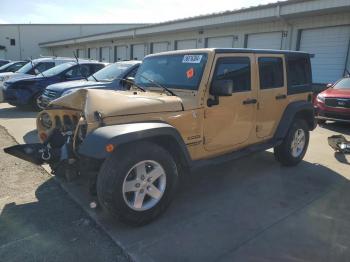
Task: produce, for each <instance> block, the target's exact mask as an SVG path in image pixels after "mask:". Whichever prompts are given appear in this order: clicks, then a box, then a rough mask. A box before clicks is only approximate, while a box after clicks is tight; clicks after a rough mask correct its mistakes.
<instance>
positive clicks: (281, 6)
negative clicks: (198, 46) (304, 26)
mask: <svg viewBox="0 0 350 262" xmlns="http://www.w3.org/2000/svg"><path fill="white" fill-rule="evenodd" d="M344 1H345V2H346V1H349V0H332V1H326V0H285V1H278V2H274V3H269V4H265V5H257V6H251V7H245V8H240V9H236V10H230V11H223V12H217V13H211V14H205V15H199V16H194V17H188V18H182V19H176V20H171V21H166V22H162V23H155V24H149V25H145V26H140V27H135V28H130V29H122V30H117V31H111V32H105V33H100V34H92V35H88V36H83V37H76V38H70V39H63V40H59V41H50V42H44V43H39V45H40V46H42V47H45V46H48V47H49V46H60V45H70V44H76V43H83V42H93V41H101V40H108V39H117V38H125V37H135V36H142V35H148V34H155V33H162V32H171V31H179V30H190V29H195V28H203V27H208V26H211V24H213V25H219V24H232V23H237V22H247V21H259V19H260V20H261V19H265V18H269V19H273V18H275V19H276V18H277V17H279V16H282V15H285V14H286V15H287V16H290V15H291V14H298V12H300V13H307V12H309V13H311V12H315V11H317V10H325V11H327V10H334V8H341V10H343V8H344V6H346V7H350V5H349V3H348V4H346V3H345V4H344ZM325 2H326V4H325ZM299 3H300V4H301V5H300V6H295V4H299ZM289 7H290V8H289ZM297 7H298V8H297ZM299 9H300V10H299ZM245 12H246V13H247V15H244V16H241V15H240V14H241V13H242V14H243V13H245ZM282 12H283V13H282ZM235 15H237V16H235ZM155 28H157V30H155Z"/></svg>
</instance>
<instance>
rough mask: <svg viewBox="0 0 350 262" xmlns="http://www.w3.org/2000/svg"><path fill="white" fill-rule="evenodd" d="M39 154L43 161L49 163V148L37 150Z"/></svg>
mask: <svg viewBox="0 0 350 262" xmlns="http://www.w3.org/2000/svg"><path fill="white" fill-rule="evenodd" d="M39 153H41V158H42V159H43V160H44V161H46V162H47V161H49V160H50V158H51V153H50V149H49V147H44V148H43V149H40V150H39Z"/></svg>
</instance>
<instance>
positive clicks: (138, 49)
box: [132, 44, 146, 60]
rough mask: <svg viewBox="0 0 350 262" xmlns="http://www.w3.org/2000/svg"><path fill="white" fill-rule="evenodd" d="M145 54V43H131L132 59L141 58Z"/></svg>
mask: <svg viewBox="0 0 350 262" xmlns="http://www.w3.org/2000/svg"><path fill="white" fill-rule="evenodd" d="M145 55H146V50H145V45H144V44H138V45H132V59H133V60H142V59H143V58H144V57H145Z"/></svg>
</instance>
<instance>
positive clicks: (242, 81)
mask: <svg viewBox="0 0 350 262" xmlns="http://www.w3.org/2000/svg"><path fill="white" fill-rule="evenodd" d="M254 63H255V60H254V55H253V54H238V53H237V54H232V55H229V56H227V54H226V55H217V56H216V58H215V68H214V70H213V71H212V73H211V77H210V79H211V80H210V82H209V86H210V85H211V83H212V82H213V80H215V79H231V80H233V85H234V87H233V89H234V90H233V93H232V96H226V97H219V98H218V99H219V103H218V105H213V106H211V107H209V106H207V107H206V109H205V118H204V137H205V144H204V146H205V149H206V150H207V151H218V152H220V151H229V150H231V149H235V148H236V147H239V146H240V145H244V144H245V143H246V142H247V141H248V138H249V136H250V135H251V132H255V113H256V103H257V89H256V87H255V86H254V83H255V74H254V70H253V68H254V67H253V66H252V65H253V64H254ZM209 88H210V87H209ZM254 136H255V133H254Z"/></svg>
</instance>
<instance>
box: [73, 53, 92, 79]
mask: <svg viewBox="0 0 350 262" xmlns="http://www.w3.org/2000/svg"><path fill="white" fill-rule="evenodd" d="M73 55H74V57H75V60H77V64H78V68H79V72H80V74H81V76H82V77H84V78H85V80H86V81H89V80H88V79H87V76H86V75H83V72H82V71H81V67H80V64H79V60H78V56H77V55H76V53H75V52H73Z"/></svg>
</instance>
